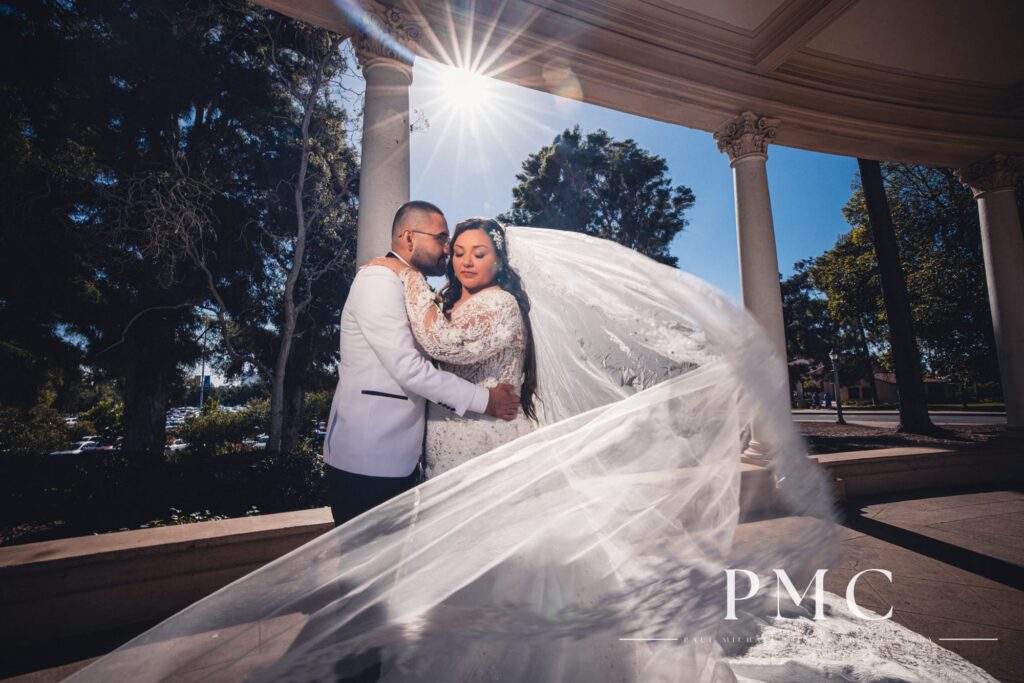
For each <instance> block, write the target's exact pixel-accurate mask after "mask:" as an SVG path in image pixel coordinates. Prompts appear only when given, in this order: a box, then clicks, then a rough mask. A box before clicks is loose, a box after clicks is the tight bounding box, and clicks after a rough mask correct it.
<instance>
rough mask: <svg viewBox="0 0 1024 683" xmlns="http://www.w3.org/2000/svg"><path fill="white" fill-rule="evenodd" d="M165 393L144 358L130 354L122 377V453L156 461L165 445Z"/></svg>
mask: <svg viewBox="0 0 1024 683" xmlns="http://www.w3.org/2000/svg"><path fill="white" fill-rule="evenodd" d="M166 410H167V408H166V392H165V389H164V387H163V386H162V383H161V382H160V379H159V374H158V373H156V372H153V369H152V368H151V367H149V364H148V363H146V362H145V356H142V357H140V356H139V355H136V354H132V356H131V360H129V365H128V368H127V370H126V372H125V377H124V416H123V418H122V421H123V423H124V443H123V445H122V450H123V451H124V452H125V453H130V454H132V455H137V456H141V457H144V458H147V459H152V460H155V461H159V460H161V459H162V458H163V457H164V447H165V446H166V445H167V413H166Z"/></svg>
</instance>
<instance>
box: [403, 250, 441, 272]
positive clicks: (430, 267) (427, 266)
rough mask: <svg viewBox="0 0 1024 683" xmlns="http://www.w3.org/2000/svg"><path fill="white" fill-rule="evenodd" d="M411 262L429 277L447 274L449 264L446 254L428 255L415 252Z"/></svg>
mask: <svg viewBox="0 0 1024 683" xmlns="http://www.w3.org/2000/svg"><path fill="white" fill-rule="evenodd" d="M409 263H410V264H412V265H413V266H415V267H416V270H418V271H420V272H421V273H423V274H424V275H426V276H427V277H438V276H439V275H444V274H445V269H446V268H447V266H448V257H447V256H445V255H444V254H441V255H440V256H428V255H427V254H423V253H417V252H413V254H412V256H411V257H410V259H409Z"/></svg>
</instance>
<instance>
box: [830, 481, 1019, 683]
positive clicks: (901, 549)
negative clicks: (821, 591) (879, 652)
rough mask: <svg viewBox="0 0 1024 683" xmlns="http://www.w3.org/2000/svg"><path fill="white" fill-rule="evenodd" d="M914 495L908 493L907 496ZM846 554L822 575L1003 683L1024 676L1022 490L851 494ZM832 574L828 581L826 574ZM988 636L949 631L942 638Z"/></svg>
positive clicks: (836, 587)
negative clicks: (857, 579) (852, 582)
mask: <svg viewBox="0 0 1024 683" xmlns="http://www.w3.org/2000/svg"><path fill="white" fill-rule="evenodd" d="M911 496H913V497H911ZM843 549H844V557H843V561H842V564H841V566H840V567H839V568H837V569H835V570H833V571H830V572H829V574H828V575H827V576H826V583H825V585H826V589H827V590H830V591H832V592H834V593H838V594H840V595H842V594H844V592H845V590H846V582H847V581H848V580H849V578H850V577H852V576H853V574H855V573H856V572H858V571H860V570H862V569H867V568H869V567H877V568H882V569H888V570H890V571H891V572H892V574H893V581H892V583H891V584H890V583H889V582H888V581H887V580H886V579H885V577H883V576H881V575H878V574H865V575H864V576H863V577H862V579H861V581H863V582H865V583H866V584H867V585H866V586H863V588H862V587H861V584H860V583H858V590H857V599H858V602H860V603H862V604H863V605H864V606H865V607H867V608H869V609H873V610H875V611H878V612H880V613H884V612H885V611H887V610H888V608H889V606H892V607H893V612H894V613H893V619H894V620H895V621H897V622H899V623H901V624H903V625H904V626H907V627H909V628H911V629H913V630H914V631H917V632H918V633H920V634H922V635H924V636H926V637H928V638H931V639H932V640H935V641H937V642H939V644H941V645H942V646H943V647H946V648H947V649H949V650H952V651H954V652H956V653H957V654H959V655H961V656H962V657H964V658H965V659H967V660H969V661H971V662H972V663H974V664H976V665H978V666H980V667H981V668H983V669H985V670H986V671H988V672H989V673H990V674H991V675H992V676H994V677H996V678H998V679H1000V680H1001V681H1004V682H1006V683H1024V569H1022V567H1024V493H1022V492H1021V491H1019V490H1010V489H1004V490H987V491H986V490H960V491H949V490H945V491H942V490H939V491H932V492H918V493H901V494H895V495H893V496H889V497H874V498H864V499H860V500H855V501H851V503H850V504H849V506H848V508H847V521H846V525H845V528H844V541H843ZM830 581H831V583H830ZM954 638H955V639H965V638H974V639H986V640H948V639H954Z"/></svg>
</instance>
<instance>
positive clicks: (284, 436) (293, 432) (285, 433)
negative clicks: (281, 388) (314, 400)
mask: <svg viewBox="0 0 1024 683" xmlns="http://www.w3.org/2000/svg"><path fill="white" fill-rule="evenodd" d="M294 374H298V373H294ZM305 399H306V389H305V387H303V386H302V382H301V381H300V380H299V378H298V377H296V376H294V375H290V376H289V380H288V382H287V383H286V385H285V392H284V429H283V430H282V432H281V452H282V453H294V452H295V450H296V449H297V448H298V447H299V441H300V440H301V439H302V435H303V433H305V432H306V430H307V428H308V427H309V425H307V424H305V422H304V421H303V418H302V404H303V402H304V401H305Z"/></svg>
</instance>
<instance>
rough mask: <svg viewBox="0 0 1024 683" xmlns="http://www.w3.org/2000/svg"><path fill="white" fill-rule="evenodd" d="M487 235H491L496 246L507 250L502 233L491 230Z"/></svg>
mask: <svg viewBox="0 0 1024 683" xmlns="http://www.w3.org/2000/svg"><path fill="white" fill-rule="evenodd" d="M487 234H488V235H490V237H491V241H492V242H494V246H496V247H497V248H498V249H501V250H504V249H505V238H504V237H502V235H501V233H500V232H498V231H497V230H495V229H494V228H491V229H489V230H488V231H487Z"/></svg>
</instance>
